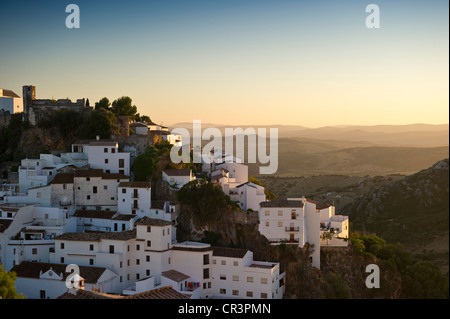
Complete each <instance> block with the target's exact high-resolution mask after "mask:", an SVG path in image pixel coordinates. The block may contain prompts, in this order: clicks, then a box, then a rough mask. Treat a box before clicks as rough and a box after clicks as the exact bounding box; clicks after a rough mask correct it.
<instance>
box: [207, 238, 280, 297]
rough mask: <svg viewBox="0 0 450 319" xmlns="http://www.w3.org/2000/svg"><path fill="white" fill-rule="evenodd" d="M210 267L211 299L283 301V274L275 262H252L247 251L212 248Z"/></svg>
mask: <svg viewBox="0 0 450 319" xmlns="http://www.w3.org/2000/svg"><path fill="white" fill-rule="evenodd" d="M212 264H213V266H212V271H213V279H214V283H213V286H214V293H213V294H214V297H215V298H238V299H281V298H283V293H284V288H285V285H284V276H285V275H284V273H283V274H280V265H279V263H276V262H261V261H254V260H253V253H252V252H251V251H248V250H244V249H236V248H220V247H216V248H214V253H213V260H212Z"/></svg>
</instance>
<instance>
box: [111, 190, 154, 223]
mask: <svg viewBox="0 0 450 319" xmlns="http://www.w3.org/2000/svg"><path fill="white" fill-rule="evenodd" d="M117 196H118V212H119V213H121V214H131V215H137V216H139V217H144V216H149V215H150V209H151V202H152V198H151V196H152V189H151V184H150V182H121V183H120V184H119V186H118V194H117Z"/></svg>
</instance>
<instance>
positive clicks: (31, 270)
mask: <svg viewBox="0 0 450 319" xmlns="http://www.w3.org/2000/svg"><path fill="white" fill-rule="evenodd" d="M67 266H68V265H66V264H55V263H43V262H27V261H23V262H21V263H20V264H19V265H16V266H14V267H13V268H12V271H14V272H15V273H16V274H17V279H16V281H15V282H14V286H15V287H16V291H17V293H22V294H23V295H24V296H25V297H27V299H56V298H57V297H58V296H60V295H62V294H63V293H65V292H66V291H67V290H68V287H67V285H66V280H67V279H68V278H67V277H68V276H69V275H71V273H72V271H68V272H66V269H67ZM72 276H73V277H72ZM116 278H117V274H115V273H113V272H112V271H111V270H109V269H107V268H105V267H93V266H79V274H78V275H71V278H69V280H71V281H72V280H73V283H71V284H72V285H73V286H75V287H78V288H79V289H82V290H86V291H92V292H97V293H105V292H106V291H111V289H113V285H114V281H115V280H116Z"/></svg>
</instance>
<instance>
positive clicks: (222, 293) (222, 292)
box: [219, 288, 227, 295]
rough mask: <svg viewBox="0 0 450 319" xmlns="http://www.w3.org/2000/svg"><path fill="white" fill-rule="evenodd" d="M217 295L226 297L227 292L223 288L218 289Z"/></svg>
mask: <svg viewBox="0 0 450 319" xmlns="http://www.w3.org/2000/svg"><path fill="white" fill-rule="evenodd" d="M219 293H220V294H221V295H226V294H227V290H226V289H224V288H220V289H219Z"/></svg>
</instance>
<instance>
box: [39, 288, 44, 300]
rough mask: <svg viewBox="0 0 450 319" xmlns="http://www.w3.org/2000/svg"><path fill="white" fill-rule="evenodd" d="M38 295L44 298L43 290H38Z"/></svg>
mask: <svg viewBox="0 0 450 319" xmlns="http://www.w3.org/2000/svg"><path fill="white" fill-rule="evenodd" d="M39 297H40V298H41V299H45V290H39Z"/></svg>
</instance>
